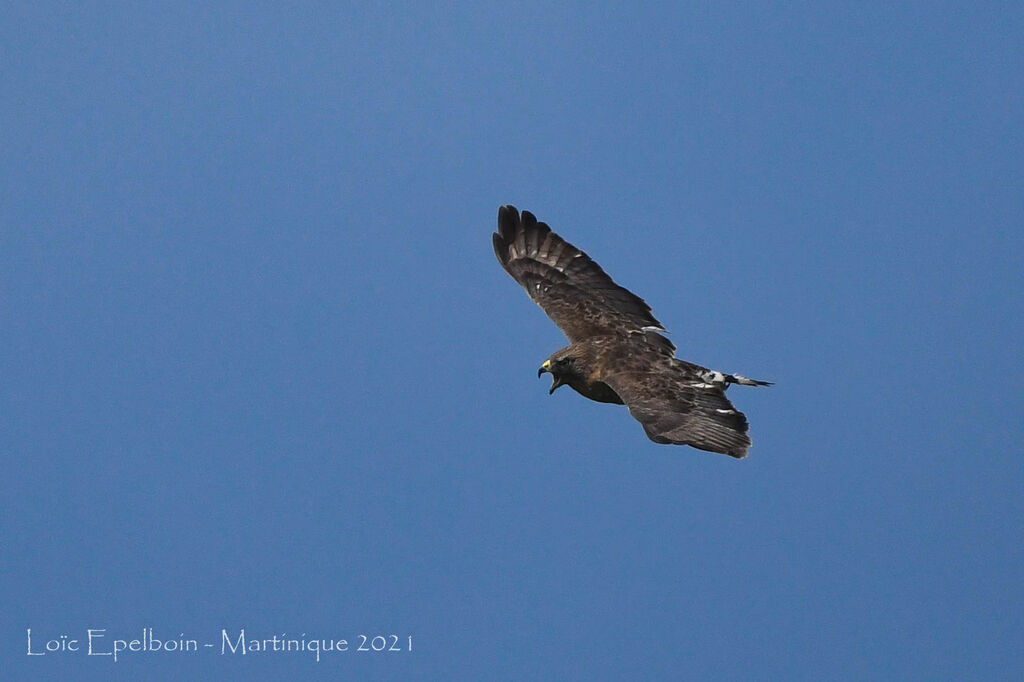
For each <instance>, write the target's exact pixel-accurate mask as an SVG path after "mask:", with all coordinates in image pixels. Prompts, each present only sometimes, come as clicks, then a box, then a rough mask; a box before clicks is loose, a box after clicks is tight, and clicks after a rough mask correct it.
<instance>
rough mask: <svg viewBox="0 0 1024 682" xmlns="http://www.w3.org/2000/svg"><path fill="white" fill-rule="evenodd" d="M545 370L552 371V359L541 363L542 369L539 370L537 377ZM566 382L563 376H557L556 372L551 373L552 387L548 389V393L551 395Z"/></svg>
mask: <svg viewBox="0 0 1024 682" xmlns="http://www.w3.org/2000/svg"><path fill="white" fill-rule="evenodd" d="M544 372H551V361H550V360H545V361H544V364H543V365H541V366H540V369H538V370H537V378H538V379H539V378H540V375H541V374H543V373H544ZM564 383H565V382H564V381H562V378H561V377H558V376H555V375H554V373H552V374H551V389H550V390H549V391H548V395H551V394H552V393H554V392H555V389H556V388H558V387H559V386H561V385H562V384H564Z"/></svg>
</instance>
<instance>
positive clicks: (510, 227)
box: [494, 206, 675, 352]
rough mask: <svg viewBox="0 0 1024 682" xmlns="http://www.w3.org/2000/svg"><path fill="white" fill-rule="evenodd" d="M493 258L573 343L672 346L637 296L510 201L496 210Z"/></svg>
mask: <svg viewBox="0 0 1024 682" xmlns="http://www.w3.org/2000/svg"><path fill="white" fill-rule="evenodd" d="M494 253H495V255H496V256H497V257H498V262H500V263H501V266H502V267H503V268H505V271H506V272H508V274H510V275H511V276H512V278H513V279H515V280H516V281H517V282H519V283H520V284H521V285H522V286H523V288H525V289H526V292H527V293H528V294H529V295H530V297H531V298H532V299H533V300H534V301H535V302H536V303H537V304H538V305H539V306H540V307H541V308H543V309H544V312H545V313H547V315H548V317H550V318H551V319H552V320H553V321H554V322H555V324H557V325H558V326H559V328H560V329H561V330H562V331H563V332H565V335H566V336H567V337H568V338H569V341H571V342H573V343H576V342H579V341H582V340H584V339H587V338H590V337H594V336H604V335H620V336H624V337H628V336H630V335H641V336H645V337H646V339H647V341H648V342H649V343H652V344H653V345H654V346H656V347H657V348H659V349H660V350H662V351H669V352H671V351H674V350H675V346H673V345H672V343H671V342H670V341H669V340H668V339H666V338H665V337H664V336H661V334H659V333H658V332H664V331H665V329H664V328H663V327H662V326H661V323H660V322H658V320H656V319H655V318H654V315H652V314H651V308H650V306H648V305H647V303H645V302H644V300H643V299H642V298H640V297H639V296H637V295H636V294H634V293H632V292H631V291H629V290H628V289H625V288H623V287H620V286H619V285H618V284H616V283H615V282H614V281H612V278H611V277H609V276H608V275H607V274H606V273H605V272H604V270H602V269H601V266H599V265H598V264H597V263H595V262H594V261H593V260H591V259H590V257H589V256H587V254H585V253H583V252H582V251H580V250H579V249H577V248H576V247H575V246H573V245H572V244H570V243H568V242H567V241H565V240H564V239H562V238H561V237H559V236H558V235H557V234H555V233H554V232H552V231H551V228H549V227H548V226H547V225H546V224H544V223H542V222H538V221H537V219H536V218H535V217H534V216H533V214H532V213H530V212H529V211H523V212H522V215H520V213H519V211H517V210H516V208H515V207H514V206H502V207H501V208H500V209H499V210H498V231H497V232H496V233H495V234H494Z"/></svg>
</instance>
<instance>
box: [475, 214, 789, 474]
mask: <svg viewBox="0 0 1024 682" xmlns="http://www.w3.org/2000/svg"><path fill="white" fill-rule="evenodd" d="M494 253H495V255H497V257H498V262H499V263H501V267H503V268H504V269H505V272H507V273H508V274H509V275H511V276H512V279H514V280H515V281H517V282H519V283H520V284H521V285H522V286H523V288H524V289H526V292H527V293H528V294H529V295H530V298H532V299H533V300H534V302H536V303H537V305H539V306H540V307H541V308H542V309H543V310H544V312H545V313H547V315H548V317H550V318H551V319H552V320H553V321H554V323H555V324H557V325H558V327H559V328H560V329H561V330H562V331H563V332H564V333H565V335H566V336H567V337H568V339H569V345H568V346H566V347H565V348H562V349H561V350H557V351H555V352H554V353H553V354H552V355H551V357H549V358H548V359H547V360H545V361H544V364H542V365H541V366H540V369H539V370H538V371H537V376H538V377H539V376H541V375H542V374H544V373H549V374H551V377H552V381H551V390H550V391H548V394H549V395H550V394H551V393H554V392H555V389H556V388H558V387H559V386H563V385H569V386H571V387H572V388H573V389H574V390H575V391H576V392H577V393H579V394H580V395H583V396H585V397H587V398H590V399H591V400H596V401H598V402H602V403H615V404H618V405H625V406H626V407H628V408H629V412H630V414H632V415H633V417H634V418H636V420H637V421H639V422H640V423H641V424H642V425H643V427H644V431H645V432H646V433H647V436H648V438H650V439H651V440H653V441H654V442H655V443H668V444H673V445H689V446H692V447H695V448H698V449H700V450H707V451H710V452H718V453H721V454H724V455H729V456H730V457H736V458H742V457H746V456H747V450H748V448H749V447H750V438H749V437H748V436H747V428H748V427H747V418H746V417H745V416H744V415H743V413H742V412H740V411H739V410H737V409H736V408H734V407H733V406H732V403H730V402H729V399H728V398H726V397H725V390H726V389H727V388H728V387H729V385H730V384H742V385H744V386H768V385H770V384H771V382H768V381H755V380H754V379H748V378H746V377H744V376H741V375H739V374H725V373H724V372H718V371H715V370H710V369H706V368H704V367H701V366H700V365H695V364H693V363H690V362H686V361H685V360H680V359H678V358H676V357H675V350H676V348H675V346H674V345H672V342H671V341H669V340H668V339H667V338H665V337H664V336H662V334H663V333H667V332H666V330H665V328H664V327H662V326H661V323H660V322H658V321H657V320H656V319H654V316H653V315H652V314H651V308H650V306H648V305H647V304H646V303H645V302H644V301H643V299H641V298H640V297H639V296H636V295H635V294H633V293H632V292H630V291H628V290H627V289H624V288H623V287H620V286H619V285H617V284H616V283H615V282H613V281H612V278H611V277H609V276H608V275H607V274H605V272H604V270H602V269H601V266H599V265H598V264H597V263H595V262H594V261H592V260H591V259H590V257H589V256H587V254H585V253H583V252H582V251H580V250H579V249H577V248H576V247H575V246H573V245H572V244H570V243H568V242H567V241H565V240H564V239H562V238H561V237H559V236H558V235H557V234H555V233H554V232H552V231H551V228H549V227H548V226H547V225H546V224H545V223H542V222H538V221H537V219H536V218H535V217H534V216H533V214H532V213H530V212H529V211H523V212H522V214H520V213H519V211H518V210H516V208H515V207H514V206H502V207H501V208H499V209H498V231H497V232H496V233H495V234H494Z"/></svg>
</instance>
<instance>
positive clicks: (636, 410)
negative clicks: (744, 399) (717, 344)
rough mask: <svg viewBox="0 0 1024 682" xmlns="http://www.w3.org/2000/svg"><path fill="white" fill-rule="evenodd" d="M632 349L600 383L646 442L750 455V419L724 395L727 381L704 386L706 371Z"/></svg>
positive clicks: (603, 376) (610, 368) (741, 455)
mask: <svg viewBox="0 0 1024 682" xmlns="http://www.w3.org/2000/svg"><path fill="white" fill-rule="evenodd" d="M630 345H632V346H634V347H635V349H634V351H633V352H623V353H621V354H619V358H620V360H619V361H618V362H615V363H612V365H611V366H610V367H609V368H608V371H606V372H605V373H603V375H602V377H601V380H602V381H604V382H605V383H606V384H608V385H609V386H610V387H611V388H612V390H614V391H615V392H616V393H617V394H618V395H619V397H620V398H622V401H623V402H624V403H625V404H626V407H628V408H629V413H630V414H631V415H633V417H634V418H635V419H636V420H637V421H639V422H640V423H641V424H642V425H643V427H644V431H645V432H646V433H647V437H648V438H650V439H651V440H653V441H654V442H655V443H671V444H676V445H690V446H692V447H695V448H699V449H701V450H708V451H710V452H718V453H721V454H723V455H729V456H730V457H736V458H743V457H746V456H747V449H748V448H749V447H750V438H749V437H748V436H747V428H748V426H747V418H746V417H745V416H744V415H743V413H742V412H740V411H739V410H737V409H736V408H735V407H733V406H732V403H730V402H729V399H728V398H726V397H725V386H726V384H725V383H724V382H723V383H718V382H715V383H706V381H707V379H706V376H704V375H703V373H705V372H707V371H708V370H705V369H704V368H702V367H697V366H696V365H691V364H689V363H686V362H682V361H679V360H673V359H670V358H666V357H664V356H663V355H661V354H659V353H656V352H652V351H649V350H648V351H645V350H644V349H643V348H642V347H641V344H630Z"/></svg>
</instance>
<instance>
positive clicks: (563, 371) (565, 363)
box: [537, 351, 580, 395]
mask: <svg viewBox="0 0 1024 682" xmlns="http://www.w3.org/2000/svg"><path fill="white" fill-rule="evenodd" d="M544 372H547V373H548V374H550V375H551V389H550V390H549V391H548V395H551V394H552V393H554V392H555V389H556V388H558V387H559V386H562V385H564V384H568V383H569V382H570V381H571V380H572V379H573V378H575V377H578V376H580V372H579V370H578V369H577V367H576V358H574V357H573V356H571V355H568V354H565V353H564V351H559V352H557V353H555V354H554V355H552V356H551V357H550V358H548V359H547V360H545V361H544V364H542V365H541V366H540V369H538V370H537V377H538V378H539V377H540V376H541V375H542V374H544Z"/></svg>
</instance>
